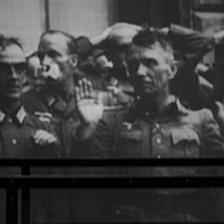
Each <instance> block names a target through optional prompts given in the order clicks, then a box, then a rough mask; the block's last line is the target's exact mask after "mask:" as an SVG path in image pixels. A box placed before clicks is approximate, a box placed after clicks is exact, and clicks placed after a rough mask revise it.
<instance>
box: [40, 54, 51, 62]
mask: <svg viewBox="0 0 224 224" xmlns="http://www.w3.org/2000/svg"><path fill="white" fill-rule="evenodd" d="M51 61H52V59H51V58H50V57H49V56H48V55H47V54H43V55H42V56H41V58H40V63H41V65H50V63H51Z"/></svg>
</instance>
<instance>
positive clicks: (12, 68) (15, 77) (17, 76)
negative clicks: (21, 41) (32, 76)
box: [10, 66, 20, 79]
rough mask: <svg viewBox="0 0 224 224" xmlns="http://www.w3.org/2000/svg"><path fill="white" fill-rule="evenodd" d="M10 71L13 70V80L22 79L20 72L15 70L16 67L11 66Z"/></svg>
mask: <svg viewBox="0 0 224 224" xmlns="http://www.w3.org/2000/svg"><path fill="white" fill-rule="evenodd" d="M10 70H11V73H10V74H11V78H14V79H17V78H19V77H20V76H19V74H18V72H17V71H16V69H15V68H14V66H10Z"/></svg>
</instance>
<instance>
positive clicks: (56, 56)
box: [38, 34, 73, 85]
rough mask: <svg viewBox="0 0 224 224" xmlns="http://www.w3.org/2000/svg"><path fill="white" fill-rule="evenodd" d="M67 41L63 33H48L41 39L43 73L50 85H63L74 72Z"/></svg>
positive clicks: (39, 54) (39, 47)
mask: <svg viewBox="0 0 224 224" xmlns="http://www.w3.org/2000/svg"><path fill="white" fill-rule="evenodd" d="M67 41H68V40H67V38H66V37H65V36H63V35H62V34H46V35H44V36H43V37H42V39H41V40H40V43H39V46H38V56H39V59H40V63H41V66H42V72H41V75H42V77H43V78H44V79H45V81H46V82H47V83H48V84H50V85H62V84H63V83H64V82H65V81H66V80H67V78H68V77H69V76H71V75H72V73H73V68H72V66H71V64H70V55H69V54H68V46H67Z"/></svg>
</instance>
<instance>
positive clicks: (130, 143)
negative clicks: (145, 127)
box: [116, 130, 142, 158]
mask: <svg viewBox="0 0 224 224" xmlns="http://www.w3.org/2000/svg"><path fill="white" fill-rule="evenodd" d="M141 148H142V131H141V130H121V132H120V133H119V136H118V139H117V145H116V155H117V156H118V157H124V158H130V157H141Z"/></svg>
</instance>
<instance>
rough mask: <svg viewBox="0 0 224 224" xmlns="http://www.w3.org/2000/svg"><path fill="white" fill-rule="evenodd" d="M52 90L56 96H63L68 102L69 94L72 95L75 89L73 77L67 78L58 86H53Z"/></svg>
mask: <svg viewBox="0 0 224 224" xmlns="http://www.w3.org/2000/svg"><path fill="white" fill-rule="evenodd" d="M51 91H52V93H53V95H54V96H55V97H62V99H63V100H64V101H66V102H68V100H69V96H71V95H72V94H73V91H74V81H73V78H72V77H71V78H69V79H66V80H65V82H64V83H62V84H61V85H60V86H58V87H51Z"/></svg>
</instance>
